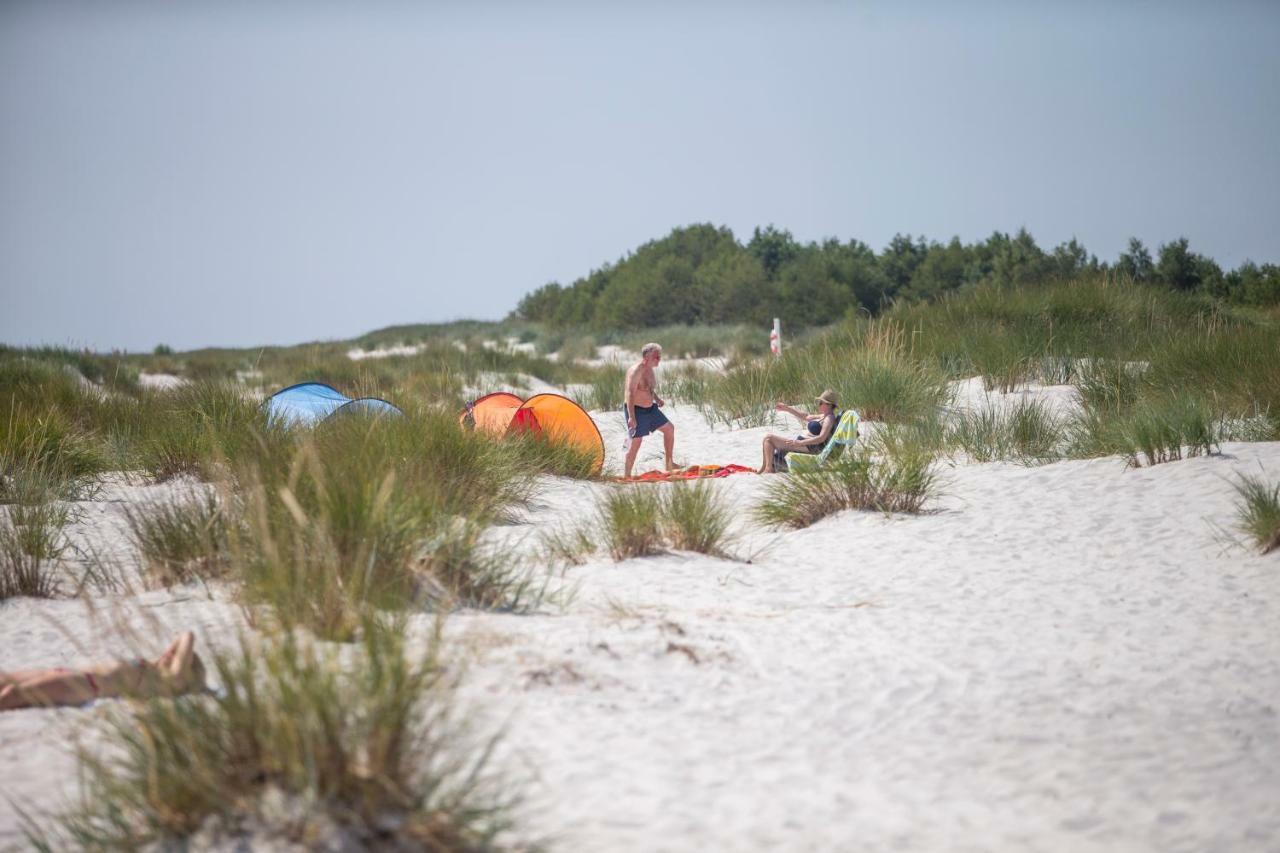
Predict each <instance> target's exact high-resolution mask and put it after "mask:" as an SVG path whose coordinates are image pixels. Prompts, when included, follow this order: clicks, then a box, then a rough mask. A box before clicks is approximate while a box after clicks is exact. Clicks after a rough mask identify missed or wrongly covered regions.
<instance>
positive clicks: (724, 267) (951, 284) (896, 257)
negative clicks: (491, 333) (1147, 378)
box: [513, 224, 1280, 329]
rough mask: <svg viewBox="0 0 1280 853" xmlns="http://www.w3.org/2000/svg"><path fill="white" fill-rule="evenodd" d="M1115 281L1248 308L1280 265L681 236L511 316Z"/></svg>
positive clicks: (770, 312)
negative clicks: (1079, 279) (1102, 278)
mask: <svg viewBox="0 0 1280 853" xmlns="http://www.w3.org/2000/svg"><path fill="white" fill-rule="evenodd" d="M1086 273H1112V274H1116V275H1118V276H1120V277H1126V278H1129V279H1132V280H1134V281H1142V282H1150V283H1154V284H1158V285H1163V286H1165V287H1169V288H1171V289H1173V290H1179V291H1186V292H1195V293H1203V294H1206V295H1208V296H1212V297H1214V298H1217V299H1222V300H1226V301H1229V302H1234V303H1239V304H1247V305H1277V304H1280V266H1277V265H1275V264H1261V265H1259V264H1255V263H1253V262H1252V261H1249V262H1246V263H1244V264H1242V265H1240V266H1239V267H1238V268H1237V269H1234V270H1230V271H1223V269H1222V268H1221V267H1220V266H1219V265H1218V264H1217V263H1216V262H1215V261H1214V260H1213V259H1212V258H1209V257H1206V256H1204V255H1200V254H1197V253H1195V252H1193V251H1191V249H1190V247H1189V245H1188V242H1187V240H1186V238H1179V239H1177V240H1174V241H1172V242H1170V243H1165V244H1163V245H1161V246H1160V247H1159V248H1158V250H1157V252H1156V255H1155V257H1154V258H1153V257H1152V254H1151V252H1150V251H1149V250H1148V249H1147V247H1146V246H1144V245H1143V244H1142V242H1141V241H1140V240H1138V239H1136V238H1134V239H1131V240H1130V241H1129V247H1128V250H1127V251H1125V252H1122V253H1121V254H1120V257H1119V258H1117V259H1116V261H1115V263H1110V264H1109V263H1107V262H1105V261H1099V260H1098V258H1097V256H1096V255H1092V254H1090V253H1089V252H1088V251H1087V250H1086V249H1085V247H1084V246H1082V245H1081V244H1080V243H1079V242H1077V241H1076V240H1075V239H1072V240H1070V241H1068V242H1066V243H1063V244H1061V245H1059V246H1057V247H1055V248H1054V249H1052V250H1049V251H1045V250H1044V249H1042V248H1040V246H1039V245H1037V244H1036V241H1035V239H1034V238H1033V237H1032V236H1031V235H1030V234H1029V233H1027V231H1026V230H1025V229H1022V230H1019V231H1018V232H1017V233H1016V234H1014V235H1012V236H1010V235H1009V234H1004V233H1001V232H999V231H997V232H995V233H993V234H992V235H991V236H990V237H988V238H987V239H986V240H984V241H981V242H976V243H968V244H966V243H962V242H960V240H959V238H953V239H952V240H951V241H950V242H949V243H937V242H930V241H927V240H925V239H924V238H923V237H919V238H915V237H911V236H909V235H903V234H898V235H896V236H895V237H894V238H893V239H892V240H890V241H889V245H888V246H886V247H885V248H884V249H883V250H882V251H881V252H879V253H877V252H876V251H875V250H873V249H872V248H871V247H870V246H868V245H867V244H866V243H863V242H862V241H860V240H849V241H848V242H845V243H842V242H840V241H839V240H836V239H834V238H831V239H827V240H823V241H822V242H811V243H800V242H797V241H796V240H795V238H794V237H792V235H791V232H789V231H786V230H779V229H777V228H775V227H774V226H772V225H770V226H769V227H767V228H764V229H761V228H756V229H755V230H754V231H753V232H752V235H751V239H750V240H749V241H747V243H746V244H745V245H744V244H742V243H740V242H739V241H738V240H737V239H736V238H735V237H734V235H733V232H732V231H730V230H729V229H728V228H725V227H716V226H714V225H710V224H699V225H691V226H688V227H686V228H676V229H674V230H673V231H672V232H671V233H670V234H668V235H667V236H666V237H663V238H661V239H659V240H653V241H651V242H648V243H645V244H644V245H643V246H641V247H640V248H639V249H637V250H636V251H635V252H633V253H630V254H628V255H627V256H626V257H625V258H622V259H620V260H619V261H618V262H617V263H613V264H605V265H604V266H603V267H601V268H600V269H597V270H593V271H592V272H591V273H589V274H588V275H587V276H585V277H583V278H580V279H578V280H577V281H575V282H574V283H573V284H571V285H569V286H567V287H566V286H562V285H561V284H559V283H558V282H551V283H549V284H546V285H543V286H542V287H540V288H538V289H537V290H535V291H533V292H532V293H530V294H528V295H527V296H525V297H524V298H523V299H522V300H520V304H519V305H518V306H517V308H516V310H515V312H514V313H513V317H514V318H515V319H521V320H536V321H541V322H545V323H550V324H552V325H557V326H583V325H591V326H597V327H603V328H610V329H629V328H637V327H645V326H666V325H672V324H704V323H705V324H717V323H753V324H767V323H768V322H770V320H771V318H773V317H782V318H783V320H784V321H785V322H787V323H788V324H790V325H792V326H802V327H805V326H818V325H824V324H826V323H830V322H832V321H834V320H837V319H839V318H841V317H843V316H845V315H846V314H849V313H853V312H859V311H864V312H868V313H870V314H878V313H879V312H880V311H882V310H883V309H884V308H886V307H887V306H888V305H890V304H892V303H893V302H896V301H901V300H908V301H919V300H929V299H933V298H936V297H938V296H940V295H942V294H945V293H948V292H952V291H956V290H959V289H961V288H965V287H971V286H973V285H976V284H978V283H980V282H995V283H1005V284H1035V283H1037V282H1047V281H1052V280H1057V279H1066V278H1073V277H1076V276H1079V275H1082V274H1086Z"/></svg>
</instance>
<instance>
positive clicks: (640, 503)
mask: <svg viewBox="0 0 1280 853" xmlns="http://www.w3.org/2000/svg"><path fill="white" fill-rule="evenodd" d="M662 509H663V508H662V496H661V495H660V494H659V493H658V491H657V489H641V488H635V487H628V486H616V487H614V488H611V489H610V490H609V491H608V493H607V494H606V495H605V498H604V500H603V501H602V502H601V505H600V506H599V507H598V509H597V513H598V517H599V523H600V528H601V532H602V533H603V538H604V544H605V547H606V548H607V549H608V550H609V555H610V556H611V557H613V559H615V560H618V561H621V560H627V559H630V558H632V557H648V556H650V555H652V554H659V553H661V552H662V551H663V550H664V537H663V534H662V515H663V512H662Z"/></svg>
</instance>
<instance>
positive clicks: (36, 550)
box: [0, 501, 70, 601]
mask: <svg viewBox="0 0 1280 853" xmlns="http://www.w3.org/2000/svg"><path fill="white" fill-rule="evenodd" d="M69 520H70V510H69V509H68V507H67V506H66V505H65V504H61V503H58V502H55V501H41V502H38V503H31V504H15V505H13V506H11V507H8V509H7V512H5V511H3V510H0V601H4V600H5V599H9V598H16V597H18V596H29V597H33V598H52V597H54V596H56V595H58V594H59V592H60V591H61V583H60V582H59V574H58V562H59V560H61V559H62V557H63V555H64V554H65V553H66V551H67V549H68V548H69V547H70V544H69V543H68V541H67V539H66V536H65V535H64V534H63V529H64V528H65V527H66V525H67V522H68V521H69Z"/></svg>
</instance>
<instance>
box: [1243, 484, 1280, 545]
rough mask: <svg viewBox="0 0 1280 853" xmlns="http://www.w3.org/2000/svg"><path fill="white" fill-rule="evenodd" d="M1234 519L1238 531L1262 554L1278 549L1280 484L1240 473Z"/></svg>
mask: <svg viewBox="0 0 1280 853" xmlns="http://www.w3.org/2000/svg"><path fill="white" fill-rule="evenodd" d="M1235 490H1236V519H1237V522H1236V523H1237V527H1239V529H1240V531H1241V532H1242V533H1244V534H1245V535H1246V536H1248V537H1249V538H1250V539H1252V540H1253V541H1254V543H1255V544H1256V545H1257V546H1258V549H1259V550H1260V551H1261V552H1262V553H1263V554H1268V553H1270V552H1272V551H1275V550H1276V549H1280V483H1276V484H1268V483H1267V482H1266V481H1265V480H1263V479H1262V478H1261V477H1254V476H1250V475H1248V474H1243V475H1241V477H1240V480H1239V481H1238V482H1237V483H1235Z"/></svg>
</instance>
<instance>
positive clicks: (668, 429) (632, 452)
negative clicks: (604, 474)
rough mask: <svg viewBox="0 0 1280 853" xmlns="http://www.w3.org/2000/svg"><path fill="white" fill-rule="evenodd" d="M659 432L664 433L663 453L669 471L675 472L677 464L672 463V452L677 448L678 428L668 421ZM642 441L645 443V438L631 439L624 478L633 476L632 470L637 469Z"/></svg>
mask: <svg viewBox="0 0 1280 853" xmlns="http://www.w3.org/2000/svg"><path fill="white" fill-rule="evenodd" d="M658 432H660V433H662V453H663V456H665V457H666V466H667V470H668V471H673V470H675V464H674V463H673V462H672V461H671V452H672V450H674V449H675V446H676V426H675V424H673V423H671V422H670V421H668V422H667V423H665V424H663V425H662V426H660V427H658ZM642 441H644V438H643V437H642V438H633V439H631V444H630V445H628V447H627V459H626V463H625V465H624V467H623V474H622V476H624V477H630V476H631V469H632V468H634V467H635V464H636V456H638V455H639V454H640V442H642Z"/></svg>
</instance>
